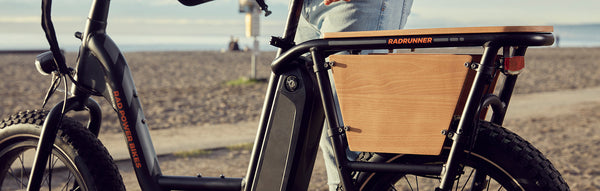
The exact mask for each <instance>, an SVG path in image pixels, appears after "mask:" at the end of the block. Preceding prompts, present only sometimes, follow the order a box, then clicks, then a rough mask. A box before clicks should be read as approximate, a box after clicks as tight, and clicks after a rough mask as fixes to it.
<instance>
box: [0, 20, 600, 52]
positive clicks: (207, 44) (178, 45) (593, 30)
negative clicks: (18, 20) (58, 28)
mask: <svg viewBox="0 0 600 191" xmlns="http://www.w3.org/2000/svg"><path fill="white" fill-rule="evenodd" d="M40 31H41V30H40ZM554 34H555V36H556V37H557V38H556V39H557V41H556V43H555V45H554V46H560V47H600V24H588V25H555V26H554ZM109 35H110V36H111V38H112V39H113V40H114V41H115V42H116V43H117V45H118V46H119V48H120V49H121V51H124V52H128V51H194V50H212V51H218V50H223V49H226V48H227V45H228V43H229V41H230V38H231V36H230V35H210V36H191V35H144V34H136V35H121V34H109ZM237 38H239V45H240V47H241V48H244V47H248V48H250V47H252V46H253V39H250V38H245V37H243V36H242V37H237ZM58 39H59V41H60V46H61V48H62V49H64V50H66V51H77V50H78V47H79V45H80V43H81V42H80V41H79V40H78V39H75V38H74V37H72V35H65V34H61V35H59V37H58ZM269 39H270V37H268V36H261V37H259V38H258V39H257V40H258V42H259V49H260V50H262V51H272V50H276V48H274V47H272V46H270V45H269V44H268V42H269ZM47 48H48V44H47V42H46V40H45V38H44V36H43V33H41V32H39V31H38V32H37V33H0V50H32V49H33V50H38V49H47Z"/></svg>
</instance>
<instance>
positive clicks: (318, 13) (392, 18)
mask: <svg viewBox="0 0 600 191" xmlns="http://www.w3.org/2000/svg"><path fill="white" fill-rule="evenodd" d="M411 6H412V0H351V1H350V2H344V1H340V2H336V3H333V4H331V5H329V6H326V5H324V3H323V0H304V5H303V10H302V16H301V17H300V21H299V23H298V29H297V32H296V38H295V42H296V43H297V44H299V43H301V42H305V41H308V40H312V39H318V38H322V37H323V33H326V32H345V31H372V30H395V29H401V28H403V27H404V25H405V24H406V19H407V17H408V15H409V14H410V8H411ZM369 52H372V51H362V53H363V54H364V53H369ZM329 75H330V79H333V77H332V76H331V72H330V73H329ZM332 81H333V80H332ZM332 87H334V84H333V83H332ZM332 89H334V90H335V88H332ZM334 97H335V98H336V100H335V101H336V102H337V96H336V93H335V92H334ZM337 105H339V104H337ZM337 110H338V111H337V113H338V119H341V112H340V110H339V108H337ZM339 124H340V125H343V122H341V121H340V122H339ZM327 128H329V127H327V123H325V127H324V128H323V132H322V135H321V140H320V147H321V150H322V151H323V157H324V159H325V167H326V170H327V184H328V186H329V190H336V189H337V186H338V184H339V183H340V178H339V175H338V171H337V167H336V164H335V159H334V155H333V147H332V144H331V141H330V139H329V137H328V135H327ZM347 154H348V158H349V159H350V160H354V159H355V158H356V156H357V153H356V152H351V151H348V152H347Z"/></svg>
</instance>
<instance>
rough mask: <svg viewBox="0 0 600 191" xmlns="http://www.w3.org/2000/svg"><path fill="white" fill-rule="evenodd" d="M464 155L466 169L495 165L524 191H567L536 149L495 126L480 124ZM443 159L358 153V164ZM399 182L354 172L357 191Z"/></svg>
mask: <svg viewBox="0 0 600 191" xmlns="http://www.w3.org/2000/svg"><path fill="white" fill-rule="evenodd" d="M442 153H448V152H447V151H446V152H442ZM465 153H467V155H468V156H467V158H466V160H467V161H466V162H465V163H466V165H473V166H475V167H473V168H475V169H477V168H478V167H479V168H486V169H487V168H495V167H494V166H496V165H497V166H499V168H501V169H502V170H504V171H506V172H507V173H508V174H509V176H510V177H512V178H514V179H515V180H516V182H518V184H517V185H519V186H521V187H523V188H524V190H536V191H537V190H561V191H562V190H569V186H568V185H567V183H566V182H565V180H564V179H563V178H562V177H561V175H560V173H559V172H558V171H557V170H556V169H555V168H554V166H553V165H552V163H551V162H550V161H549V160H548V159H546V157H544V155H543V154H542V153H541V152H540V151H539V150H538V149H536V148H535V147H533V146H532V145H531V144H530V143H529V142H527V141H526V140H524V139H523V138H521V137H519V136H518V135H516V134H515V133H513V132H511V131H509V130H507V129H505V128H503V127H500V126H497V125H495V124H492V123H489V122H480V125H479V128H478V133H477V138H476V142H475V144H474V147H473V149H472V150H471V151H465ZM444 155H447V154H442V155H441V156H422V155H421V156H419V155H398V154H380V153H369V152H365V153H361V154H360V155H359V156H358V158H357V160H358V161H367V162H387V163H389V162H392V163H413V164H414V163H443V162H444V161H445V160H446V158H447V156H444ZM474 156H481V157H474ZM480 158H483V160H482V159H480ZM487 161H490V162H487ZM492 163H493V164H492ZM495 169H496V168H495ZM499 174H501V173H499ZM502 176H503V175H502ZM399 178H402V175H397V174H395V175H393V174H386V173H368V172H354V179H355V184H356V186H357V187H358V188H362V189H361V190H377V191H380V190H388V187H389V185H394V184H395V182H397V181H398V180H399ZM499 179H501V180H500V181H498V182H504V183H506V182H511V183H508V184H512V183H514V181H506V180H502V179H503V178H499ZM501 184H502V183H501ZM502 185H503V186H505V185H504V184H502ZM506 187H508V188H506V189H507V190H521V189H520V188H519V189H514V188H510V187H511V185H508V186H506ZM428 189H430V188H428Z"/></svg>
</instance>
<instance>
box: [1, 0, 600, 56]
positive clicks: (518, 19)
mask: <svg viewBox="0 0 600 191" xmlns="http://www.w3.org/2000/svg"><path fill="white" fill-rule="evenodd" d="M91 2H92V1H90V0H87V1H85V0H55V1H53V3H54V5H53V12H52V13H53V14H52V17H53V19H54V23H55V27H56V30H57V31H58V33H59V39H61V43H62V41H67V39H66V38H70V39H69V40H68V42H66V43H70V42H71V41H73V42H76V40H73V38H72V34H73V33H74V32H75V31H81V30H83V26H84V23H85V18H86V17H87V14H88V11H89V7H90V4H91ZM266 2H267V4H269V7H270V9H271V10H272V11H273V14H272V15H271V16H269V17H266V18H265V17H262V18H261V21H260V25H261V36H263V38H266V37H269V36H280V35H281V33H282V32H283V27H284V25H285V18H286V14H287V5H288V0H266ZM40 3H41V1H40V0H0V35H4V37H2V36H0V43H5V44H6V43H8V44H10V43H19V42H21V41H24V40H28V41H31V39H30V36H31V35H26V34H39V35H38V36H40V40H41V41H43V32H42V30H41V28H40V13H41V11H40ZM598 7H600V1H599V0H576V1H565V0H502V1H486V0H453V1H449V0H447V1H443V0H415V1H414V3H413V6H412V11H411V15H410V16H409V18H408V22H407V25H406V28H436V27H465V26H501V25H577V24H600V12H599V11H598V10H597V9H598ZM244 28H245V24H244V15H243V14H241V13H239V12H238V0H215V1H213V2H209V3H206V4H202V5H200V6H196V7H185V6H183V5H180V4H179V3H178V2H177V1H176V0H112V1H111V10H110V15H109V26H108V29H107V31H108V33H109V35H111V36H112V37H113V39H115V41H117V42H119V41H125V42H127V41H132V42H133V41H150V42H154V43H157V44H160V43H172V42H176V43H186V42H194V43H196V42H209V41H211V39H213V40H216V39H219V40H221V38H210V37H216V36H221V37H222V36H230V35H232V36H236V37H239V38H241V39H242V40H248V39H245V37H244ZM7 34H10V35H7ZM142 35H143V37H142ZM9 36H10V37H9ZM149 37H150V40H149ZM211 43H220V42H211ZM0 47H1V44H0Z"/></svg>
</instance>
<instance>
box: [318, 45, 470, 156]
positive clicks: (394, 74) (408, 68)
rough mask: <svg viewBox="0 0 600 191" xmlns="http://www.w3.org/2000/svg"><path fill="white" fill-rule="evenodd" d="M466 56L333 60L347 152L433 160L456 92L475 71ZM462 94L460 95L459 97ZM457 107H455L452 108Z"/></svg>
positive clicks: (466, 86)
mask: <svg viewBox="0 0 600 191" xmlns="http://www.w3.org/2000/svg"><path fill="white" fill-rule="evenodd" d="M474 57H476V59H478V56H471V55H452V54H381V55H332V56H330V57H329V59H330V61H332V62H334V63H335V64H334V66H333V76H334V80H335V87H336V91H337V95H338V98H339V102H340V108H341V111H342V116H343V121H344V125H345V126H349V127H350V129H349V131H348V132H347V137H348V143H349V145H350V150H353V151H369V152H385V153H406V154H423V155H437V154H439V153H440V152H441V149H442V145H443V143H444V139H445V136H444V135H442V133H441V132H442V130H444V129H448V127H449V126H450V123H451V121H452V118H453V115H454V114H455V112H456V113H457V114H460V112H462V107H463V106H462V105H464V98H463V100H462V101H461V100H459V97H466V95H465V96H460V95H461V92H462V93H463V94H466V93H467V92H468V89H469V88H470V86H471V83H472V79H473V76H474V71H472V70H469V69H467V68H466V67H465V63H466V62H469V63H470V62H472V61H473V59H474ZM463 91H464V92H463ZM457 105H458V106H457Z"/></svg>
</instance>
